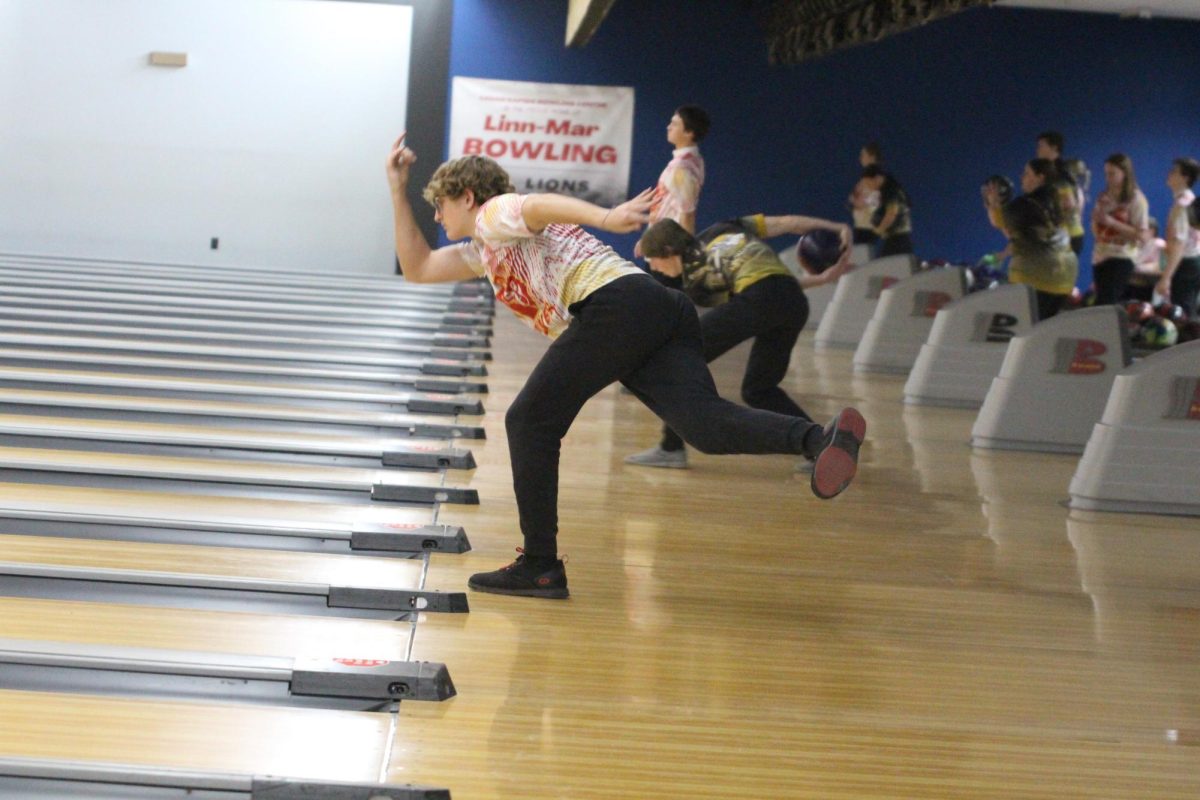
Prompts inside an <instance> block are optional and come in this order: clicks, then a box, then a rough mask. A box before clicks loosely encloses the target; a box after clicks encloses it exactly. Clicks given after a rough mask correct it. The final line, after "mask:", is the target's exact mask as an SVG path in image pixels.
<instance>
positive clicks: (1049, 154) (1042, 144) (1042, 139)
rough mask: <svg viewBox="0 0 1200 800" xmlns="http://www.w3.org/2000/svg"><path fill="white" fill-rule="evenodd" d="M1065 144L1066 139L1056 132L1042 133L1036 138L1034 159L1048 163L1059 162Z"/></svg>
mask: <svg viewBox="0 0 1200 800" xmlns="http://www.w3.org/2000/svg"><path fill="white" fill-rule="evenodd" d="M1065 144H1066V139H1064V138H1063V135H1062V134H1061V133H1059V132H1058V131H1042V132H1041V133H1039V134H1038V136H1037V148H1036V153H1035V158H1044V159H1047V160H1049V161H1061V160H1062V157H1063V146H1064V145H1065Z"/></svg>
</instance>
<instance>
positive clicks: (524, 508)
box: [504, 275, 820, 558]
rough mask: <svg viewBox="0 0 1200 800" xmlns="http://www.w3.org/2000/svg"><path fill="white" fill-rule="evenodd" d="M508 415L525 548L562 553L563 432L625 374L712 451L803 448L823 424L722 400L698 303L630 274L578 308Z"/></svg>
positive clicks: (657, 409)
mask: <svg viewBox="0 0 1200 800" xmlns="http://www.w3.org/2000/svg"><path fill="white" fill-rule="evenodd" d="M570 311H571V315H572V320H571V324H570V325H569V326H567V330H566V331H564V332H563V334H562V335H561V336H559V337H558V339H556V340H555V341H554V343H553V344H551V345H550V348H549V349H548V350H547V351H546V353H545V355H544V356H542V360H541V361H539V362H538V364H537V366H536V367H534V369H533V372H532V373H530V375H529V378H528V380H526V382H525V386H524V388H522V389H521V391H520V393H519V394H518V395H517V397H516V399H514V400H513V402H512V405H511V406H510V407H509V409H508V413H507V415H506V416H505V419H504V423H505V427H506V429H507V431H508V449H509V454H510V458H511V459H512V472H513V489H514V490H515V493H516V498H517V509H518V511H519V512H520V518H521V532H522V534H523V535H524V537H525V552H526V553H528V554H529V555H530V556H533V557H535V558H546V557H554V556H555V555H556V553H557V545H556V540H557V536H558V462H559V451H560V449H561V445H562V438H563V436H565V435H566V433H567V429H568V428H570V427H571V423H572V422H573V421H574V419H575V417H576V415H577V414H578V413H579V410H580V409H581V408H582V407H583V404H584V403H585V402H587V400H588V398H590V397H592V396H593V395H595V394H596V393H597V392H599V391H600V390H601V389H603V388H604V387H605V386H608V385H609V384H610V383H612V382H613V381H616V380H620V381H621V383H623V384H624V385H625V386H627V387H629V389H630V391H632V392H633V393H634V394H635V395H637V397H638V399H639V400H641V401H642V402H643V403H645V404H646V405H647V406H648V407H649V408H650V410H651V411H653V412H654V413H655V414H657V415H658V416H659V417H661V418H662V419H663V420H664V421H665V422H667V423H668V424H669V425H670V426H671V427H673V428H675V429H676V430H677V431H679V432H680V433H681V434H682V435H683V437H684V439H686V440H687V442H688V443H689V444H691V445H692V446H693V447H695V448H697V449H698V450H700V451H701V452H705V453H794V454H799V453H803V452H804V439H805V434H807V433H808V432H809V431H810V430H811V429H813V428H816V429H817V430H820V428H819V427H817V426H814V425H813V424H812V423H810V422H808V421H807V420H804V419H798V418H796V417H793V416H787V415H784V414H776V413H774V412H771V411H760V410H757V409H750V408H745V407H744V406H740V405H737V404H736V403H731V402H729V401H727V400H723V399H721V397H719V396H718V395H717V388H716V386H715V384H714V383H713V379H712V374H711V373H710V372H709V371H708V365H707V363H705V361H704V351H703V349H702V347H701V344H700V341H701V340H700V321H699V319H698V318H697V316H696V308H695V306H693V305H692V301H691V300H689V299H687V297H685V296H684V295H683V294H682V293H681V292H678V291H675V290H673V289H667V288H666V287H664V286H662V285H660V284H659V283H658V282H657V281H656V280H654V279H653V278H651V277H650V276H649V275H626V276H625V277H622V278H618V279H617V280H615V281H613V282H612V283H610V284H608V285H606V286H603V287H601V288H600V289H597V290H596V291H595V292H593V293H592V294H590V295H589V296H588V297H587V298H586V299H585V300H584V301H582V302H580V303H576V304H575V305H573V306H571V308H570Z"/></svg>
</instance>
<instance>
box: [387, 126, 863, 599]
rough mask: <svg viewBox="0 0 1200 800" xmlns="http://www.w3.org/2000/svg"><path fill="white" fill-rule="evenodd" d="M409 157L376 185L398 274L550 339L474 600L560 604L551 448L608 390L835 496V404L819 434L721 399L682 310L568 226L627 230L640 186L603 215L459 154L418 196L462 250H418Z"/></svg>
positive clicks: (526, 391) (509, 427) (854, 451)
mask: <svg viewBox="0 0 1200 800" xmlns="http://www.w3.org/2000/svg"><path fill="white" fill-rule="evenodd" d="M415 161H416V154H414V153H413V152H412V150H410V149H409V148H407V147H406V146H405V145H404V136H403V135H401V136H400V138H399V139H397V140H396V142H395V143H394V144H393V146H392V148H391V151H390V152H389V153H388V158H387V176H388V183H389V185H390V187H391V195H392V207H393V212H394V227H395V244H396V257H397V258H398V259H399V262H400V265H401V267H402V269H403V271H404V276H405V277H406V278H407V279H408V280H410V281H414V282H417V283H432V282H440V281H461V280H470V279H473V278H477V277H480V276H483V277H486V278H487V279H488V281H489V282H490V283H491V284H492V287H493V288H494V290H495V293H496V298H497V299H498V300H499V301H500V302H502V303H504V304H505V305H507V306H508V307H509V308H510V309H511V310H512V311H513V312H514V313H515V314H516V315H517V316H518V317H519V318H520V319H521V320H523V321H524V322H526V323H527V324H529V325H531V326H532V327H533V328H534V329H535V330H537V331H539V332H541V333H543V334H545V335H546V336H549V337H550V338H552V339H554V342H553V344H551V345H550V347H549V348H548V349H547V350H546V353H545V355H543V356H542V358H541V360H540V361H539V362H538V364H537V365H536V366H535V367H534V368H533V371H532V372H531V373H530V375H529V378H528V380H527V381H526V383H525V386H524V387H523V388H522V389H521V391H520V393H519V394H518V395H517V397H516V398H515V399H514V400H513V402H512V404H511V405H510V406H509V409H508V412H507V414H506V415H505V420H504V422H505V429H506V431H507V434H508V445H509V453H510V458H511V462H512V473H513V489H514V492H515V495H516V501H517V509H518V512H519V516H520V524H521V533H522V535H523V537H524V547H523V548H519V549H520V550H521V554H520V556H519V557H518V558H517V559H516V560H515V561H513V562H512V563H511V564H508V565H507V566H505V567H502V568H500V569H498V570H495V571H493V572H483V573H478V574H476V575H473V576H471V578H470V580H469V582H468V586H470V587H471V588H472V589H476V590H478V591H485V592H494V593H498V594H509V595H524V596H532V597H554V598H564V597H567V596H568V589H567V576H566V571H565V569H564V568H563V562H562V561H561V560H560V559H559V558H558V545H557V538H558V464H559V451H560V447H561V443H562V438H563V436H565V435H566V433H567V430H568V428H570V426H571V423H572V422H573V421H574V419H575V416H576V415H577V414H578V413H579V410H580V409H581V408H582V407H583V404H584V403H585V402H586V401H587V400H588V398H590V397H592V396H593V395H595V394H596V393H597V392H599V391H600V390H601V389H603V388H605V387H606V386H608V385H609V384H611V383H613V382H614V381H620V382H621V383H622V384H623V385H625V386H627V387H628V388H629V389H630V390H631V391H632V392H633V393H634V394H635V395H636V396H637V397H638V399H640V400H641V401H642V402H643V403H645V404H646V405H647V406H648V407H649V408H650V409H651V410H653V411H654V412H655V413H656V414H657V415H658V416H659V417H661V418H662V419H663V421H664V422H666V423H667V424H669V425H670V426H671V427H672V428H673V429H674V430H675V431H677V432H678V433H679V434H680V435H681V436H682V437H683V439H684V440H685V441H686V442H688V443H689V444H691V445H692V446H693V447H695V448H696V449H698V450H700V451H701V452H705V453H792V454H800V455H804V456H806V457H809V458H815V465H814V468H813V474H812V479H811V487H812V491H813V493H814V494H816V495H817V496H818V497H820V498H823V499H828V498H832V497H834V496H836V495H838V494H840V493H841V492H842V491H843V490H844V489H845V488H846V487H847V486H849V484H850V482H851V480H852V479H853V478H854V475H855V472H856V471H857V464H858V449H859V446H860V445H861V443H862V440H863V436H864V435H865V433H866V421H865V420H864V419H863V417H862V415H861V414H859V413H858V411H856V410H855V409H853V408H845V409H843V410H842V411H841V412H839V413H838V414H837V416H835V417H834V419H833V421H832V422H830V423H829V424H828V425H827V426H825V427H822V426H820V425H817V424H815V423H813V422H811V421H809V420H806V419H801V418H798V417H793V416H789V415H786V414H779V413H776V412H773V411H764V410H759V409H751V408H745V407H743V406H740V405H737V404H736V403H731V402H729V401H727V400H723V399H721V397H720V396H719V395H718V394H717V389H716V385H715V384H714V383H713V379H712V374H711V373H710V372H709V371H708V365H707V364H706V363H705V360H704V350H703V347H702V344H701V338H700V323H699V319H698V317H697V315H696V309H695V306H693V305H692V302H691V301H690V300H688V299H687V297H685V296H684V295H683V293H681V292H678V291H675V290H673V289H668V288H667V287H665V286H662V285H661V284H659V283H658V281H656V280H655V279H654V278H652V277H651V276H649V275H648V274H646V273H645V272H644V271H642V270H640V269H638V268H637V267H636V266H634V265H633V264H632V263H630V262H628V261H626V260H625V259H623V258H621V257H620V256H619V255H617V253H616V251H614V250H613V249H612V248H611V247H609V246H608V245H606V244H604V243H603V242H601V241H600V240H598V239H596V238H595V237H594V236H592V235H591V234H589V233H587V232H586V231H585V230H584V229H583V227H581V226H584V225H586V226H588V227H592V228H597V229H600V230H605V231H609V232H612V233H630V232H633V231H636V230H638V229H640V228H641V227H642V226H643V225H644V224H645V223H646V221H647V218H648V210H649V207H650V196H651V190H646V191H644V192H642V193H641V194H639V195H637V196H636V197H634V198H633V199H631V200H628V201H626V202H624V203H621V204H620V205H618V206H615V207H614V208H602V207H600V206H597V205H593V204H591V203H588V202H585V201H583V200H578V199H576V198H572V197H566V196H564V195H556V194H530V195H520V194H516V193H515V192H514V191H513V186H512V183H511V181H510V180H509V176H508V174H507V173H506V172H505V171H504V170H503V169H502V168H501V167H500V165H499V164H497V163H496V162H495V161H492V160H491V159H489V158H485V157H483V156H463V157H461V158H457V159H453V160H451V161H447V162H446V163H444V164H442V165H441V166H440V167H438V169H437V170H436V171H435V172H434V174H433V177H432V178H430V180H429V183H428V184H427V185H426V186H425V189H424V191H423V193H422V194H423V196H424V198H425V199H426V200H427V201H428V202H430V203H431V204H432V205H433V206H434V208H435V210H436V211H435V219H436V220H437V221H438V223H439V224H440V225H441V226H442V228H443V229H444V230H445V232H446V236H447V238H449V239H450V240H452V241H456V240H463V241H460V242H459V243H458V244H451V245H447V246H445V247H439V248H437V249H431V248H430V246H429V243H428V242H427V241H426V240H425V237H424V235H423V234H422V233H421V230H420V228H418V227H417V223H416V220H415V219H414V217H413V213H412V207H411V205H410V204H409V200H408V180H409V172H410V168H411V166H412V164H413V163H414V162H415Z"/></svg>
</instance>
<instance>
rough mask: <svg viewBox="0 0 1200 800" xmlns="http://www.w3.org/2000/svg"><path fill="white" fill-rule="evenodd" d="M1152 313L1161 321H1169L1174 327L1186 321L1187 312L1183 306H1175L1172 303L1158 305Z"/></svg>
mask: <svg viewBox="0 0 1200 800" xmlns="http://www.w3.org/2000/svg"><path fill="white" fill-rule="evenodd" d="M1154 313H1155V314H1157V315H1158V316H1160V317H1162V318H1163V319H1169V320H1171V322H1174V323H1175V325H1176V326H1178V325H1179V323H1180V322H1183V321H1184V320H1185V319H1187V312H1186V311H1184V309H1183V306H1177V305H1175V304H1174V303H1159V304H1158V305H1157V306H1155V307H1154Z"/></svg>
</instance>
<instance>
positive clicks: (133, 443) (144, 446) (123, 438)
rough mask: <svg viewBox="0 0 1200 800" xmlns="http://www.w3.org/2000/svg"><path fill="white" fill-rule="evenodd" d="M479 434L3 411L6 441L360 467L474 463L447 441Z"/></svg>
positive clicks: (464, 429)
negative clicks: (318, 428)
mask: <svg viewBox="0 0 1200 800" xmlns="http://www.w3.org/2000/svg"><path fill="white" fill-rule="evenodd" d="M305 427H306V429H307V428H311V427H312V426H311V425H306V426H305ZM482 436H483V429H482V428H477V427H474V426H469V425H413V426H411V427H409V428H406V429H401V428H390V429H386V432H385V433H384V434H380V433H378V432H376V433H374V435H371V434H366V435H349V434H345V433H341V434H331V433H328V432H321V431H314V432H302V431H295V430H270V429H267V428H250V427H234V426H232V424H231V423H226V424H225V425H224V426H223V427H216V425H215V420H214V421H208V422H206V424H204V425H169V424H163V423H154V422H143V421H139V420H121V419H113V420H108V419H75V418H71V417H44V416H37V415H21V414H0V444H3V445H15V446H18V447H30V446H33V447H45V448H53V449H83V450H102V451H107V452H123V453H155V454H159V455H184V456H187V455H191V456H195V455H213V456H219V457H222V458H225V457H241V458H250V459H253V460H269V461H276V462H280V463H288V462H301V463H310V464H333V465H347V466H362V467H378V466H386V467H402V468H409V469H435V470H436V469H471V468H473V467H474V466H475V459H474V456H473V455H472V454H471V452H470V451H469V450H462V449H459V448H455V447H453V446H451V445H449V444H447V441H448V440H453V439H460V438H462V439H472V438H474V439H479V438H482Z"/></svg>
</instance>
